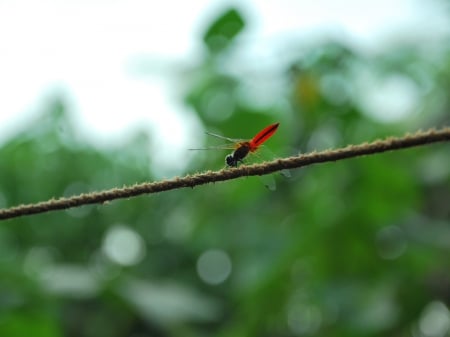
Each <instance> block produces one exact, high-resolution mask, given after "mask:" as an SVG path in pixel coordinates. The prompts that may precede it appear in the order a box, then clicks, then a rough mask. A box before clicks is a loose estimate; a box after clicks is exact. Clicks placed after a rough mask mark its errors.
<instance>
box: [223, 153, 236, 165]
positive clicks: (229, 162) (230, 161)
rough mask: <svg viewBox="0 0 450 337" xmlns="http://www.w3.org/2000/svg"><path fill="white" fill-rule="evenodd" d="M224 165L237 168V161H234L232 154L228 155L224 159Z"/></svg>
mask: <svg viewBox="0 0 450 337" xmlns="http://www.w3.org/2000/svg"><path fill="white" fill-rule="evenodd" d="M225 163H226V164H227V166H228V167H237V165H238V160H236V158H235V157H234V155H233V154H229V155H228V156H226V157H225Z"/></svg>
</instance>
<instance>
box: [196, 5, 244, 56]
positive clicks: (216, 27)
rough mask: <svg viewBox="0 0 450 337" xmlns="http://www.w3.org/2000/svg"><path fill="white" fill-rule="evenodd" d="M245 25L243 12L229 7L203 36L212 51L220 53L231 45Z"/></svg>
mask: <svg viewBox="0 0 450 337" xmlns="http://www.w3.org/2000/svg"><path fill="white" fill-rule="evenodd" d="M244 27H245V21H244V18H243V17H242V16H241V14H240V13H239V12H238V11H237V10H236V9H234V8H232V9H229V10H227V11H226V12H225V13H223V14H222V15H221V16H219V17H218V18H217V19H216V20H215V21H214V23H213V24H211V26H210V27H209V28H208V30H207V31H206V33H205V35H204V36H203V42H204V43H205V45H206V47H207V48H208V50H209V51H210V52H211V53H213V54H214V53H220V52H222V51H223V50H225V49H226V48H228V47H229V46H230V45H231V43H232V42H233V40H234V38H235V37H236V36H237V35H238V34H239V33H240V32H241V31H242V30H243V28H244Z"/></svg>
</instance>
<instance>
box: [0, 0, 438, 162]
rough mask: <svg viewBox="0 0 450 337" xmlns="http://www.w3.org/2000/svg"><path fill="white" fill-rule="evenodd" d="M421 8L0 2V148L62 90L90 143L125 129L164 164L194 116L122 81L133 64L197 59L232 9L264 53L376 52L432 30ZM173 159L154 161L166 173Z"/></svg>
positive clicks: (169, 99) (136, 83)
mask: <svg viewBox="0 0 450 337" xmlns="http://www.w3.org/2000/svg"><path fill="white" fill-rule="evenodd" d="M421 3H422V1H419V0H415V1H414V0H396V1H391V0H365V1H360V0H341V1H335V0H316V1H310V0H298V1H294V0H260V1H257V0H243V1H236V2H233V1H221V0H189V1H174V0H165V1H160V2H157V3H156V2H153V1H148V0H110V1H108V0H89V1H87V0H65V1H61V0H40V1H32V0H0V144H1V143H2V142H4V141H5V139H7V138H8V137H10V136H11V135H13V134H14V133H15V132H17V128H18V127H20V125H23V123H24V122H25V121H26V120H29V119H30V118H31V116H32V115H33V114H36V113H38V112H39V111H40V108H42V107H43V106H45V105H43V104H44V103H45V102H46V101H45V99H46V98H48V97H52V93H54V92H55V90H59V91H61V90H62V91H63V92H65V93H67V94H68V97H69V98H70V101H71V102H72V103H74V106H73V108H74V112H75V117H76V122H77V127H78V128H79V129H80V130H81V131H80V132H82V134H83V135H84V136H85V137H86V138H87V139H90V140H91V141H92V142H94V143H98V144H108V143H115V142H118V141H119V142H120V141H121V140H123V139H124V138H123V137H126V135H127V133H129V132H131V131H132V130H133V129H134V128H135V127H145V128H149V130H151V131H152V132H153V133H154V134H156V135H157V137H156V138H157V139H158V142H159V144H158V146H165V148H166V149H170V150H169V151H167V152H166V154H167V153H169V154H170V153H172V154H173V156H176V155H177V153H180V151H183V150H184V149H186V147H187V146H186V143H187V142H186V141H187V139H188V138H189V135H190V134H191V132H192V128H195V116H194V115H193V112H192V111H188V110H187V108H185V107H184V106H182V105H181V104H180V103H179V102H177V101H176V100H175V99H174V98H176V96H175V93H174V90H173V88H172V87H171V84H172V83H171V82H170V81H167V80H164V79H163V78H162V77H161V76H159V77H158V76H155V77H144V76H138V75H137V74H136V73H135V72H133V71H130V64H131V62H132V61H133V59H136V58H139V57H141V58H142V55H148V56H151V57H155V58H157V59H161V60H169V61H174V62H180V63H183V62H190V61H192V60H193V59H194V58H195V57H196V56H198V54H199V53H200V52H201V45H200V38H199V36H200V34H201V33H202V32H203V29H204V27H206V26H207V24H208V22H207V21H205V20H211V19H212V18H213V17H214V15H212V14H214V13H218V12H219V11H220V10H221V9H223V8H225V7H228V6H230V5H233V4H238V5H237V7H238V8H240V9H243V10H244V14H246V17H247V18H248V19H249V20H250V25H249V29H248V30H247V31H246V34H247V35H246V37H248V38H250V39H251V41H257V42H258V41H259V42H260V43H261V42H262V43H263V44H266V45H265V46H264V47H265V48H269V49H270V47H271V44H273V43H274V42H278V45H279V41H280V38H283V37H286V36H300V37H303V36H307V35H308V34H315V35H317V34H321V33H327V34H330V33H332V34H333V33H336V32H337V33H342V34H344V35H346V36H348V37H349V38H351V39H352V41H353V42H356V43H357V44H359V45H360V46H362V47H365V48H367V47H369V48H378V47H380V46H381V45H383V44H384V43H386V42H387V41H388V40H389V36H390V34H392V33H393V32H396V31H397V32H408V31H410V32H411V34H417V33H418V32H419V33H420V31H424V30H421V28H423V27H425V26H426V27H429V26H430V25H431V26H435V27H434V28H433V29H435V30H439V29H440V28H439V27H442V25H441V22H440V21H439V20H441V21H442V20H444V19H443V18H442V17H441V16H439V13H438V12H437V10H436V9H434V10H433V9H432V8H431V7H430V8H428V7H425V8H424V7H423V4H421ZM430 17H432V18H433V20H430ZM412 27H414V29H411V28H412ZM428 31H429V28H428ZM180 116H184V118H180ZM186 116H191V118H188V119H186V118H185V117H186ZM169 134H170V135H171V136H170V137H167V135H169ZM174 135H176V137H174ZM173 156H169V157H170V158H169V157H168V158H161V160H162V161H164V160H167V162H166V163H165V164H166V165H167V168H170V165H171V164H170V162H171V161H172V159H173Z"/></svg>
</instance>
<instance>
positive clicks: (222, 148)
mask: <svg viewBox="0 0 450 337" xmlns="http://www.w3.org/2000/svg"><path fill="white" fill-rule="evenodd" d="M234 148H235V147H234V145H233V144H227V145H220V146H210V147H203V148H198V149H188V150H189V151H200V150H234Z"/></svg>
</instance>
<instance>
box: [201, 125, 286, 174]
mask: <svg viewBox="0 0 450 337" xmlns="http://www.w3.org/2000/svg"><path fill="white" fill-rule="evenodd" d="M279 125H280V123H275V124H271V125H269V126H266V127H265V128H264V129H262V130H261V131H259V132H258V133H257V134H256V135H255V136H254V137H253V138H252V139H250V140H243V139H234V138H228V137H224V136H221V135H217V134H215V133H211V132H206V134H208V135H210V136H213V137H217V138H220V139H224V140H226V141H228V142H231V143H232V144H230V145H225V146H218V147H213V148H206V149H192V150H209V149H234V151H233V153H231V154H229V155H227V156H226V157H225V163H226V164H227V166H228V167H237V166H238V164H239V163H243V160H244V158H245V157H247V155H248V154H249V153H252V152H256V151H257V150H258V149H259V147H260V146H261V145H262V144H263V143H264V142H266V141H267V140H268V139H269V138H270V137H272V136H273V134H274V133H275V132H276V131H277V129H278V126H279Z"/></svg>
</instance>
